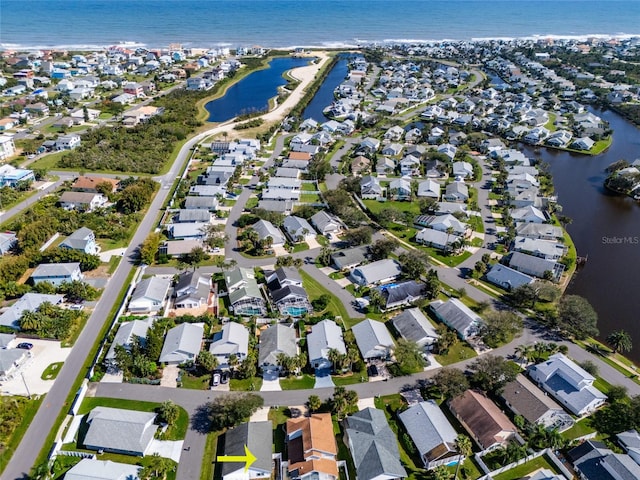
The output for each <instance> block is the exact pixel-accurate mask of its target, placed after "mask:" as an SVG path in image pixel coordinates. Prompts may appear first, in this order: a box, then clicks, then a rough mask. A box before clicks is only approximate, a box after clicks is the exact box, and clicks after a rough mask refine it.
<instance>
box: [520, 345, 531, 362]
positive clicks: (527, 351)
mask: <svg viewBox="0 0 640 480" xmlns="http://www.w3.org/2000/svg"><path fill="white" fill-rule="evenodd" d="M515 353H516V356H517V357H518V358H519V359H520V360H523V361H525V362H531V361H533V358H534V356H533V347H532V346H531V345H518V346H517V347H516V350H515Z"/></svg>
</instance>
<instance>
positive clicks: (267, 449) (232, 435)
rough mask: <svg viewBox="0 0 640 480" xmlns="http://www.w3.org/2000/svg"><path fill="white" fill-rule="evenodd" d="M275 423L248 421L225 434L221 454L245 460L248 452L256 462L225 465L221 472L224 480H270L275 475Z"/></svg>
mask: <svg viewBox="0 0 640 480" xmlns="http://www.w3.org/2000/svg"><path fill="white" fill-rule="evenodd" d="M272 447H273V423H272V422H271V420H268V421H263V422H248V423H241V424H240V425H238V426H236V427H233V428H230V429H228V430H227V431H226V432H225V433H224V448H223V451H222V452H220V454H221V455H225V456H235V457H241V456H243V455H246V450H247V449H248V450H249V451H250V452H251V454H252V455H253V456H254V457H255V460H254V461H253V462H251V463H250V464H247V465H246V466H245V464H244V463H242V462H240V463H238V462H224V463H222V468H221V469H220V474H221V475H222V480H257V479H264V480H267V479H269V478H272V476H273V471H274V467H273V459H272V458H273V454H272V453H271V451H272Z"/></svg>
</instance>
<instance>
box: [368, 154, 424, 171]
mask: <svg viewBox="0 0 640 480" xmlns="http://www.w3.org/2000/svg"><path fill="white" fill-rule="evenodd" d="M405 158H406V157H405ZM417 165H418V166H419V162H418V163H417ZM415 166H416V162H414V161H413V160H412V161H411V162H410V164H409V165H408V166H407V165H405V167H404V170H403V167H402V166H401V169H400V173H401V174H402V175H413V173H414V171H413V169H414V168H416V167H415ZM395 168H396V162H395V161H394V160H392V159H391V158H387V157H382V158H379V159H378V161H377V162H376V173H377V174H378V175H386V174H388V173H391V172H393V170H394V169H395ZM407 168H409V170H407Z"/></svg>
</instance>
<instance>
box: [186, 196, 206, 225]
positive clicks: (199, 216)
mask: <svg viewBox="0 0 640 480" xmlns="http://www.w3.org/2000/svg"><path fill="white" fill-rule="evenodd" d="M197 198H200V197H197ZM204 198H207V197H204ZM210 221H211V212H209V210H206V209H183V210H180V211H179V212H178V222H204V223H207V222H210Z"/></svg>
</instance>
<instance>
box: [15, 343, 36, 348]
mask: <svg viewBox="0 0 640 480" xmlns="http://www.w3.org/2000/svg"><path fill="white" fill-rule="evenodd" d="M17 348H22V349H24V350H31V349H32V348H33V343H29V342H22V343H19V344H18V346H17Z"/></svg>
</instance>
